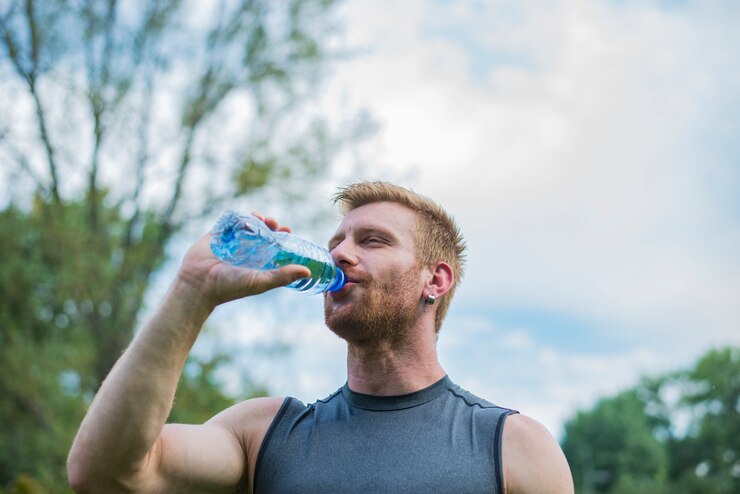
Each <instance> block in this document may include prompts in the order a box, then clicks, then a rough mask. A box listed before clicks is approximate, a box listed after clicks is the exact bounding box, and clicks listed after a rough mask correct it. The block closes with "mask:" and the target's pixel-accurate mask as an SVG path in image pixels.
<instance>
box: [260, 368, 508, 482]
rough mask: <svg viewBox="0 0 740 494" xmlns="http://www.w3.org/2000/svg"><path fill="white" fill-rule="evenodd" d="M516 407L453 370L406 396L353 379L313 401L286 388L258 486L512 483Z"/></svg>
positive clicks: (268, 436)
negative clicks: (378, 391) (509, 452)
mask: <svg viewBox="0 0 740 494" xmlns="http://www.w3.org/2000/svg"><path fill="white" fill-rule="evenodd" d="M511 413H516V411H514V410H509V409H506V408H501V407H498V406H496V405H493V404H492V403H489V402H488V401H486V400H483V399H481V398H478V397H477V396H475V395H473V394H471V393H469V392H467V391H465V390H463V389H462V388H460V387H459V386H457V385H456V384H454V383H453V382H452V381H451V380H450V379H449V378H448V377H446V376H445V377H444V378H443V379H441V380H440V381H438V382H436V383H435V384H433V385H431V386H430V387H428V388H426V389H423V390H421V391H418V392H416V393H412V394H409V395H403V396H368V395H363V394H359V393H355V392H353V391H352V390H350V389H349V387H348V386H347V385H346V384H345V385H344V387H342V388H340V389H339V390H338V391H337V392H335V393H334V394H332V395H331V396H329V397H328V398H326V399H324V400H319V401H317V402H316V403H313V404H310V405H308V406H306V405H304V404H303V403H301V402H300V401H298V400H296V399H294V398H286V399H285V401H284V402H283V405H282V407H281V408H280V410H279V411H278V413H277V415H276V416H275V419H274V420H273V422H272V424H271V425H270V428H269V429H268V431H267V434H266V435H265V438H264V440H263V442H262V447H261V448H260V452H259V457H258V458H257V467H256V471H255V478H254V492H255V493H257V494H262V493H291V492H304V493H306V492H307V493H314V492H315V493H331V492H336V493H351V492H374V493H393V492H399V493H400V492H403V493H413V492H424V493H428V492H434V493H443V492H449V493H453V492H454V493H467V492H470V493H472V492H492V493H503V491H504V488H503V474H502V469H501V436H502V431H503V424H504V420H505V418H506V416H507V415H509V414H511Z"/></svg>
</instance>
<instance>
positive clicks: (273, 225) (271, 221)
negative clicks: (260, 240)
mask: <svg viewBox="0 0 740 494" xmlns="http://www.w3.org/2000/svg"><path fill="white" fill-rule="evenodd" d="M252 214H253V215H254V216H256V217H257V218H259V219H260V220H262V221H263V222H264V223H265V225H267V227H268V228H269V229H270V230H273V231H278V232H287V233H290V232H292V231H293V230H292V229H291V228H290V227H289V226H280V223H278V221H277V220H276V219H275V218H272V217H270V216H265V215H263V214H262V213H260V212H259V211H252Z"/></svg>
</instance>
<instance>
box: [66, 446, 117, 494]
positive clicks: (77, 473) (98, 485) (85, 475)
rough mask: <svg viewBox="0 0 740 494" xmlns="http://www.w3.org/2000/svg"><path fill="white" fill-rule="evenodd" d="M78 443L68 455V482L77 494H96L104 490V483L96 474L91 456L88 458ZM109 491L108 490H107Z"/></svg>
mask: <svg viewBox="0 0 740 494" xmlns="http://www.w3.org/2000/svg"><path fill="white" fill-rule="evenodd" d="M76 446H78V445H72V450H71V451H70V452H69V456H68V457H67V482H68V483H69V486H70V487H71V488H72V490H73V491H74V492H76V493H77V494H95V493H98V492H103V491H104V489H103V487H102V485H103V483H102V482H101V479H100V477H99V475H96V472H95V469H94V465H92V464H91V462H90V458H86V457H85V455H84V454H83V452H82V451H80V449H79V447H76ZM106 492H108V491H106Z"/></svg>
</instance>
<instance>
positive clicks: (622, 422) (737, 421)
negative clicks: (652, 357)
mask: <svg viewBox="0 0 740 494" xmlns="http://www.w3.org/2000/svg"><path fill="white" fill-rule="evenodd" d="M738 412H740V349H738V348H732V347H728V348H723V349H717V350H711V351H709V352H708V353H707V354H705V355H704V356H702V357H701V358H700V359H699V360H698V362H697V363H696V365H695V366H694V367H692V368H691V369H687V370H681V371H677V372H672V373H668V374H665V375H662V376H658V377H654V378H643V379H642V380H641V381H640V383H638V384H637V385H636V386H634V387H632V388H630V389H628V390H625V391H623V392H621V393H619V394H618V395H616V396H614V397H610V398H604V399H602V400H600V401H599V402H598V403H597V404H596V406H595V407H594V408H593V409H591V410H587V411H581V412H578V413H577V414H576V416H575V417H573V418H572V419H571V420H569V421H568V422H567V423H566V425H565V439H564V441H563V450H564V452H565V454H566V456H567V457H568V460H569V463H570V465H571V468H572V469H573V475H574V480H575V483H576V490H577V491H578V492H583V493H588V492H603V493H611V494H616V493H625V494H626V493H640V492H645V493H663V492H665V493H677V494H700V493H706V492H711V493H713V494H729V493H734V492H738V491H739V490H740V414H739V413H738Z"/></svg>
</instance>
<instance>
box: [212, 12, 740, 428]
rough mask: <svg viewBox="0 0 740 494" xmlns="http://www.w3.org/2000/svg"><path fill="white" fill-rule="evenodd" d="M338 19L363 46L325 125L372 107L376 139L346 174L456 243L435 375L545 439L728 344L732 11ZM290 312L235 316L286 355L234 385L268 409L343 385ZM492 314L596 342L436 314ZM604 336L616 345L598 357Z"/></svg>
mask: <svg viewBox="0 0 740 494" xmlns="http://www.w3.org/2000/svg"><path fill="white" fill-rule="evenodd" d="M343 9H344V12H345V13H346V18H347V21H348V25H347V28H346V30H347V40H348V42H349V43H350V44H351V45H352V46H359V47H363V48H366V50H364V51H363V52H362V53H361V54H360V55H359V56H358V57H357V58H355V59H354V60H352V61H350V62H348V63H346V64H342V65H341V66H339V67H338V68H337V71H336V74H335V78H334V80H333V82H332V84H331V86H330V88H329V90H328V91H327V92H326V94H325V98H324V101H323V104H324V105H325V106H326V112H327V114H328V115H341V114H342V111H347V110H349V111H351V110H353V109H361V108H367V109H368V110H369V111H370V112H372V114H373V116H374V118H376V119H377V120H378V122H379V123H380V125H381V127H380V130H379V132H378V135H377V137H376V139H374V140H373V142H372V143H370V144H369V145H368V146H367V148H366V160H368V161H369V162H371V163H372V164H373V166H370V167H369V168H368V170H367V171H366V176H368V177H372V178H377V177H379V176H382V174H380V172H378V169H379V168H378V167H380V169H387V167H388V166H391V165H392V166H395V167H396V168H397V169H398V170H400V171H397V172H396V173H397V174H399V175H401V176H404V175H405V176H407V177H409V178H408V179H407V180H406V181H405V183H404V184H405V185H409V186H412V187H413V188H415V189H416V190H418V191H420V192H422V193H425V194H427V195H430V196H432V197H434V198H436V199H438V200H440V201H441V202H442V203H443V204H444V205H446V206H447V208H448V209H449V210H450V211H451V212H452V213H454V214H455V216H456V217H457V218H458V220H459V222H460V223H461V226H462V228H463V231H464V232H465V234H466V236H467V238H468V243H469V246H470V262H469V267H468V276H467V279H466V280H465V281H464V285H463V287H462V288H461V290H460V291H459V293H458V300H456V303H455V304H453V310H452V312H451V317H450V322H449V323H448V325H447V327H446V328H445V329H443V333H442V336H441V338H440V344H439V347H440V355H441V359H442V363H443V365H445V368H446V369H447V370H448V371H449V372H450V374H451V376H452V377H453V379H455V380H457V381H458V382H459V384H461V385H462V386H463V387H466V388H468V389H469V390H470V391H472V392H474V393H477V394H479V395H481V396H483V397H485V398H487V399H490V400H491V401H495V402H499V403H500V404H502V405H505V406H511V407H514V408H519V409H520V410H522V411H523V412H524V413H527V414H529V415H532V416H534V417H535V418H537V419H539V420H540V421H542V422H543V423H544V424H545V425H546V426H548V428H550V430H551V431H553V432H554V433H556V435H557V434H559V433H560V431H561V429H562V422H563V420H564V419H565V418H567V417H568V416H569V415H570V414H571V413H573V411H574V410H575V409H577V408H579V407H584V406H587V405H589V404H590V403H592V402H593V400H594V399H596V397H598V396H601V395H604V394H608V393H612V392H615V391H617V390H618V389H621V388H622V387H625V386H628V385H631V384H633V383H634V382H635V380H636V379H637V378H638V376H640V375H641V374H643V373H654V372H662V371H665V370H668V369H669V368H675V367H679V366H687V365H689V364H690V363H691V362H690V361H691V359H693V358H695V357H696V356H697V355H698V354H699V352H701V351H703V350H704V349H706V348H707V347H709V346H711V345H717V344H727V343H734V344H738V343H740V333H738V331H737V328H738V325H739V323H740V304H738V303H737V301H738V300H740V259H739V257H740V255H739V254H738V252H740V225H739V223H740V217H739V215H738V211H737V209H736V208H733V207H732V206H737V198H736V197H737V196H736V194H737V192H736V189H737V186H738V185H740V175H739V174H738V169H737V166H736V163H737V158H738V156H737V153H738V148H737V145H736V144H733V140H732V139H734V135H736V134H737V133H738V131H739V130H740V129H738V121H737V119H736V116H735V115H737V112H736V110H738V109H740V91H739V90H738V89H737V88H738V87H740V70H738V69H737V64H736V63H735V59H736V53H737V49H738V47H740V29H736V28H737V24H738V22H739V21H740V15H738V14H739V13H740V11H739V10H738V7H732V8H728V9H724V10H723V9H719V10H718V9H715V8H714V7H712V6H708V5H706V3H705V4H701V5H698V4H695V5H690V6H689V5H687V4H679V5H678V6H676V7H674V8H667V9H664V8H661V7H660V5H659V4H658V3H654V2H653V3H645V2H590V3H584V2H568V1H566V2H555V3H552V2H491V3H479V2H451V3H446V2H429V1H421V0H416V1H408V2H401V3H399V2H390V1H385V2H381V1H377V0H374V1H353V2H347V3H346V4H344V6H343ZM686 9H691V11H686ZM442 34H444V35H442ZM481 57H482V58H481ZM481 62H485V63H483V64H482V65H481ZM340 109H341V110H342V111H340ZM730 110H732V111H730ZM732 146H734V148H733V147H732ZM376 165H377V166H376ZM402 182H403V181H402ZM728 205H730V206H731V207H728ZM291 297H293V299H291ZM301 297H302V296H301V295H296V294H293V293H287V294H286V295H285V298H286V299H287V300H296V302H295V304H297V306H300V307H309V306H310V307H311V309H307V308H304V309H300V310H297V311H293V310H291V311H287V310H285V307H286V305H284V304H285V303H286V302H284V301H282V302H281V303H282V304H283V305H281V306H280V307H282V309H279V310H278V311H277V312H274V313H273V312H271V311H273V310H275V309H274V307H272V306H263V304H262V303H260V304H258V305H259V306H260V309H259V310H256V311H255V312H250V311H249V310H246V311H245V313H244V315H243V316H239V317H238V318H237V319H235V320H236V321H238V322H237V323H234V324H233V325H235V326H237V327H238V328H239V329H238V330H237V331H238V333H235V335H233V336H232V337H233V338H234V340H233V341H234V344H235V345H236V344H243V345H247V344H250V343H251V344H253V343H254V341H255V340H259V339H260V338H267V339H269V338H272V337H275V334H276V332H277V337H278V338H279V339H282V340H284V341H286V342H290V343H291V344H292V345H293V352H292V353H291V355H290V356H289V357H288V358H286V359H283V360H279V361H277V363H268V362H267V361H265V362H264V363H263V364H257V365H256V366H255V372H256V374H257V375H258V376H259V377H260V378H262V379H264V380H265V381H266V382H267V383H268V384H270V385H271V388H272V390H273V392H275V393H276V394H292V395H295V396H298V397H299V398H301V399H302V400H304V401H313V400H315V399H317V398H321V397H323V396H325V395H326V394H328V393H330V392H332V391H334V390H335V389H336V388H337V387H339V386H341V385H342V383H343V382H344V380H345V379H346V373H345V369H344V345H343V343H342V342H341V341H339V340H338V339H337V338H336V337H334V335H332V334H331V333H330V332H329V331H328V330H327V329H325V328H323V325H322V323H321V314H320V311H319V308H320V305H321V303H320V301H318V300H315V299H314V300H311V301H308V300H306V299H302V298H301ZM298 299H300V301H298ZM287 303H291V302H287ZM492 305H495V306H497V307H502V306H503V307H506V306H511V307H515V308H518V309H522V310H527V309H530V310H535V311H539V312H541V313H547V312H553V313H559V314H566V315H568V317H569V318H571V319H573V320H578V321H585V324H588V325H589V331H590V333H589V335H588V337H589V338H591V339H593V341H594V342H596V343H598V342H599V341H601V342H602V344H601V345H598V344H595V345H594V347H595V348H597V349H596V350H585V349H579V348H576V347H577V345H575V343H577V342H572V343H573V348H572V349H568V342H559V343H558V346H557V348H555V346H554V344H553V343H552V342H550V343H548V342H546V341H544V340H543V339H542V338H541V331H542V330H543V328H540V327H536V326H531V327H529V326H525V325H511V326H506V325H503V324H502V323H501V322H499V321H497V320H496V319H497V317H496V315H495V311H494V312H493V314H494V315H493V316H488V317H486V318H481V317H478V316H475V315H472V314H466V313H465V311H464V310H456V309H455V306H458V307H460V306H462V307H470V306H474V307H487V306H492ZM240 307H244V308H246V307H252V308H254V307H256V306H255V305H252V306H249V305H244V306H240ZM231 314H232V315H233V314H234V313H233V312H232V313H231ZM270 314H272V315H270ZM287 314H291V315H292V317H289V318H287V320H286V315H287ZM296 314H297V315H296ZM223 320H224V319H219V321H220V322H223ZM248 321H251V323H248ZM296 321H300V322H296ZM249 324H252V326H249ZM542 324H547V323H546V322H545V323H542ZM544 329H547V328H544ZM242 331H243V333H242ZM247 331H251V332H252V333H247ZM236 334H238V335H239V336H236ZM249 334H252V336H249ZM617 335H618V336H619V339H620V341H621V342H622V343H623V344H622V345H621V346H620V347H619V348H615V349H612V350H610V351H605V350H603V347H604V346H608V345H609V342H610V341H611V340H613V339H615V337H616V336H617ZM667 342H670V347H671V351H670V352H669V351H666V346H667ZM245 366H246V367H247V368H250V369H251V368H252V367H251V366H252V363H251V362H245Z"/></svg>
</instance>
